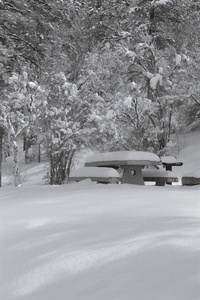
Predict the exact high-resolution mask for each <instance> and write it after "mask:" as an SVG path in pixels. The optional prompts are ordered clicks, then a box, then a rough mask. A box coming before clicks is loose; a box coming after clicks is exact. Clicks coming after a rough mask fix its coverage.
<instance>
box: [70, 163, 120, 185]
mask: <svg viewBox="0 0 200 300" xmlns="http://www.w3.org/2000/svg"><path fill="white" fill-rule="evenodd" d="M88 178H89V179H91V180H92V181H95V182H97V183H119V182H120V181H121V178H120V175H119V173H118V172H117V171H116V170H115V169H112V168H103V167H101V168H99V167H82V168H79V169H76V170H73V171H72V172H71V173H70V176H69V182H70V181H71V182H72V181H74V182H79V181H82V180H85V179H88Z"/></svg>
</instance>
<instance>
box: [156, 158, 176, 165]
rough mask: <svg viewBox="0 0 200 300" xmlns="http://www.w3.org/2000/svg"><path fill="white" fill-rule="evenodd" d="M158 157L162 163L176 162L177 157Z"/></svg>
mask: <svg viewBox="0 0 200 300" xmlns="http://www.w3.org/2000/svg"><path fill="white" fill-rule="evenodd" d="M160 159H161V161H162V163H166V164H174V163H176V162H177V159H176V157H174V156H161V158H160Z"/></svg>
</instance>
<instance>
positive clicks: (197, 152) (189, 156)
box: [173, 131, 200, 179]
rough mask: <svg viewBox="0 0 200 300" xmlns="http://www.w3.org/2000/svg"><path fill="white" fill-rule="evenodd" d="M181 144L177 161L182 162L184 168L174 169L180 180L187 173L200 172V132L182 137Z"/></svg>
mask: <svg viewBox="0 0 200 300" xmlns="http://www.w3.org/2000/svg"><path fill="white" fill-rule="evenodd" d="M181 144H182V149H181V150H180V153H179V155H178V156H177V160H178V161H182V162H183V166H182V167H174V168H173V170H174V171H175V173H176V174H177V175H178V176H179V179H180V178H181V177H182V176H183V175H185V174H187V173H197V172H198V173H199V172H200V131H193V132H190V133H187V134H186V135H184V136H182V137H181ZM199 174H200V173H199Z"/></svg>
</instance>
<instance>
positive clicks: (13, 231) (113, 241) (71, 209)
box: [0, 181, 200, 300]
mask: <svg viewBox="0 0 200 300" xmlns="http://www.w3.org/2000/svg"><path fill="white" fill-rule="evenodd" d="M199 194H200V186H195V187H192V188H191V187H182V186H167V187H156V186H136V185H103V184H94V183H90V182H89V181H86V182H84V183H81V184H79V183H78V184H76V183H75V184H71V185H63V186H38V187H33V186H22V187H21V188H14V187H4V188H2V189H1V190H0V199H1V201H0V206H1V207H0V212H1V217H0V220H1V252H0V264H1V271H0V272H1V282H0V295H1V299H2V300H19V299H20V300H21V299H23V300H25V299H26V300H45V299H48V300H55V299H59V300H66V299H70V300H71V299H73V300H86V299H87V300H94V299H95V300H102V299H108V300H112V299H113V300H116V299H120V300H126V299H127V300H130V299H136V300H146V299H148V300H153V299H159V300H160V299H163V300H168V299H170V300H191V299H192V300H199V297H200V260H199V253H200V241H199V235H200V201H199Z"/></svg>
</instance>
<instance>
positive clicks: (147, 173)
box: [142, 169, 178, 186]
mask: <svg viewBox="0 0 200 300" xmlns="http://www.w3.org/2000/svg"><path fill="white" fill-rule="evenodd" d="M142 175H143V178H144V181H147V182H148V181H152V182H156V185H157V186H164V185H165V183H167V184H172V182H178V177H177V176H176V175H175V174H174V173H173V172H172V171H166V170H157V169H143V170H142Z"/></svg>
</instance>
